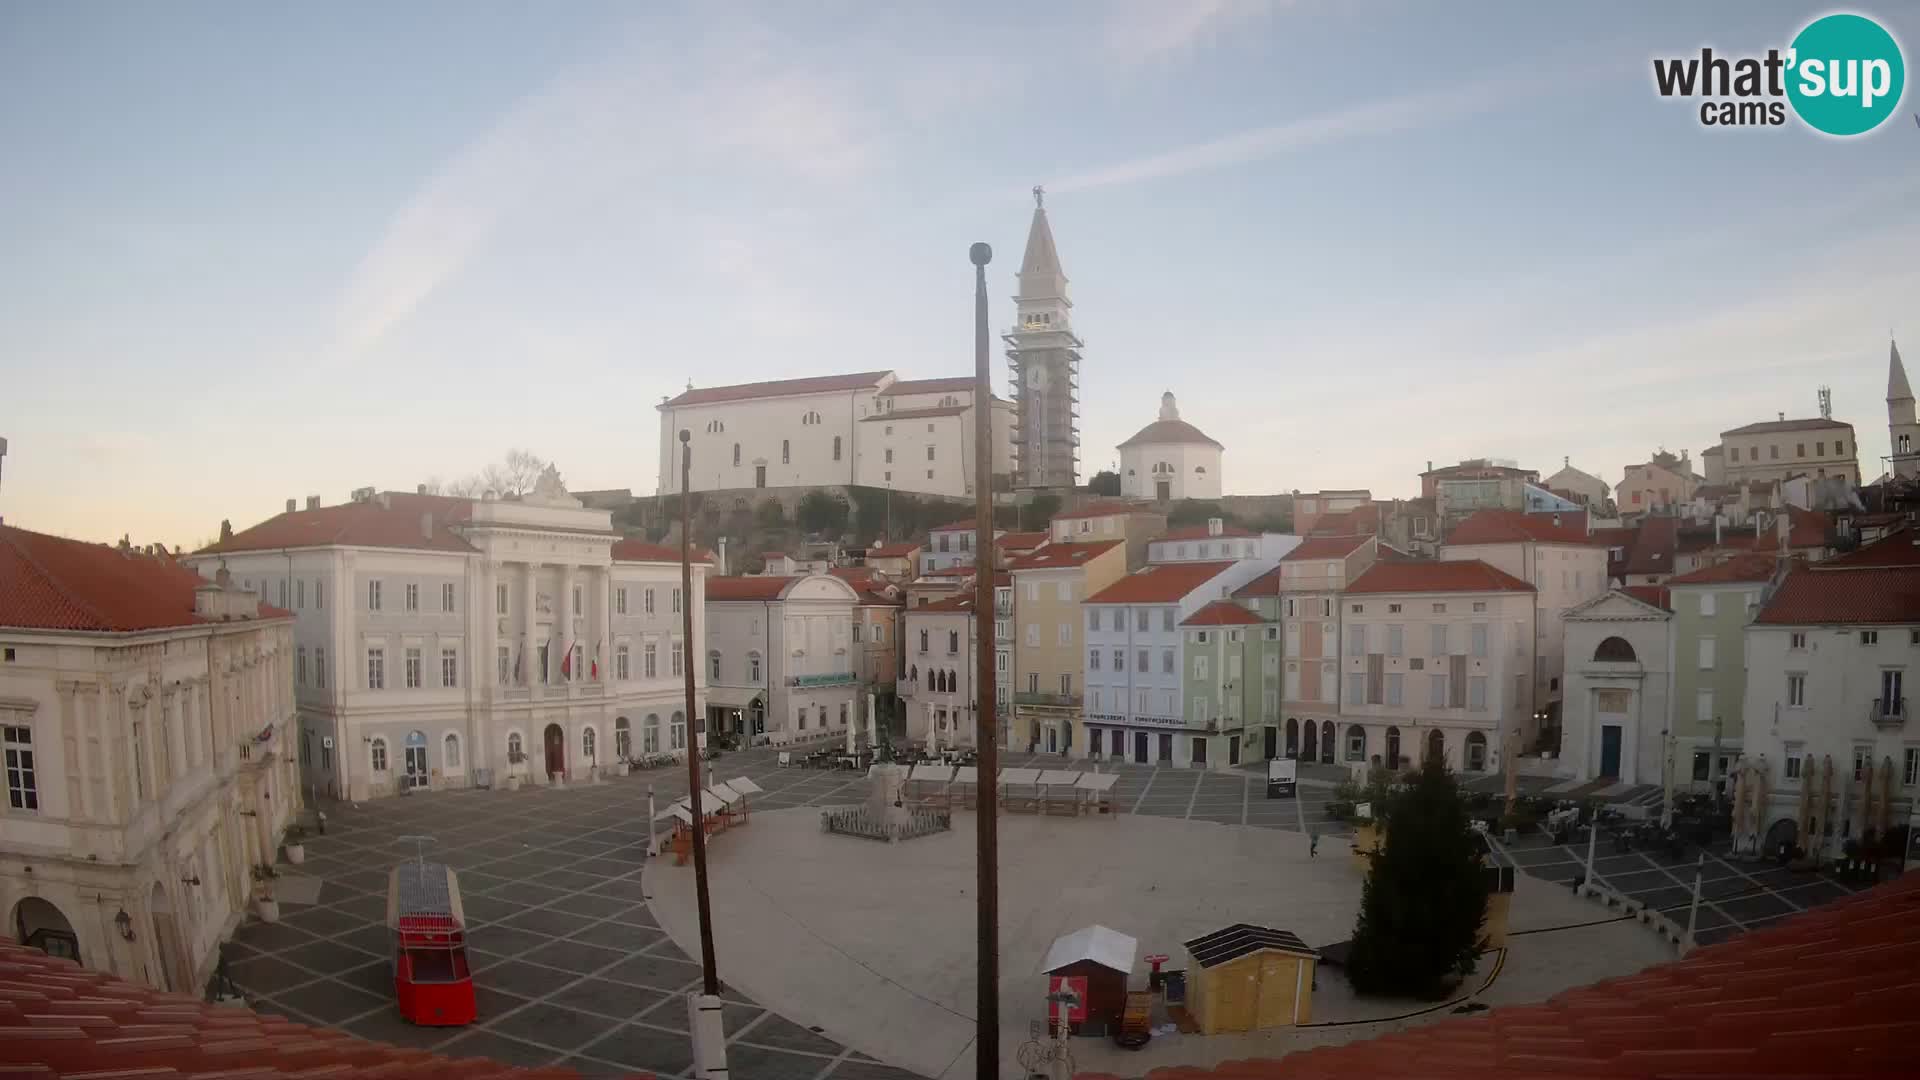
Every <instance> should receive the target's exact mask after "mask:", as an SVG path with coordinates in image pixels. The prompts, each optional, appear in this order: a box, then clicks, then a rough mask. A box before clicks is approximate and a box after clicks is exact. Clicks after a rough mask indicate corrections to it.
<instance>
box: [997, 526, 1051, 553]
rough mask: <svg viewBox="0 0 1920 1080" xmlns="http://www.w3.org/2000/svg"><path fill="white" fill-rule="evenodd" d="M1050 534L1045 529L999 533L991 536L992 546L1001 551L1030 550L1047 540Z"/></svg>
mask: <svg viewBox="0 0 1920 1080" xmlns="http://www.w3.org/2000/svg"><path fill="white" fill-rule="evenodd" d="M1050 535H1051V534H1050V533H1048V532H1047V530H1045V529H1035V530H1033V531H1030V532H1010V533H1001V534H1000V535H999V536H996V537H994V538H993V543H994V546H995V547H997V548H999V549H1000V550H1002V551H1032V550H1033V549H1034V548H1037V547H1039V546H1040V545H1042V544H1044V543H1046V542H1047V537H1048V536H1050Z"/></svg>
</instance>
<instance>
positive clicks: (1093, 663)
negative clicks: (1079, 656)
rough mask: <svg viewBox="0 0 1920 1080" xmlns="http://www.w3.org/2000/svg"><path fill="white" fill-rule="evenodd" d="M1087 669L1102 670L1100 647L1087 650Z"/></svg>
mask: <svg viewBox="0 0 1920 1080" xmlns="http://www.w3.org/2000/svg"><path fill="white" fill-rule="evenodd" d="M1087 670H1088V671H1099V670H1100V650H1099V649H1088V650H1087Z"/></svg>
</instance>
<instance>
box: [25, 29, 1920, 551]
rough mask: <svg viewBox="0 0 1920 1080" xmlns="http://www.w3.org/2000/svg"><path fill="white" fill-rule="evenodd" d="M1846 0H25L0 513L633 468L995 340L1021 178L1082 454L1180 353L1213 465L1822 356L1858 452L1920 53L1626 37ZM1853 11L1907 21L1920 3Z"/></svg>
mask: <svg viewBox="0 0 1920 1080" xmlns="http://www.w3.org/2000/svg"><path fill="white" fill-rule="evenodd" d="M1828 10H1830V9H1829V8H1827V7H1824V6H1820V5H1807V4H1764V3H1720V4H1690V5H1669V4H1655V3H1640V4H1624V5H1588V6H1584V7H1580V8H1575V7H1573V6H1571V5H1534V4H1523V3H1498V4H1496V3H1478V4H1470V5H1464V6H1455V5H1429V4H1423V3H1417V2H1413V0H1355V2H1351V3H1333V2H1331V0H1328V2H1314V0H1298V2H1292V3H1288V2H1284V0H1271V2H1268V0H1182V2H1179V3H1171V2H1160V0H1138V2H1134V0H1113V2H1105V3H1062V4H1049V5H1032V4H1017V3H997V2H982V3H975V4H969V5H964V6H955V5H946V4H935V3H930V2H927V3H921V2H909V3H901V4H878V3H871V2H868V3H851V2H834V0H816V2H813V3H808V4H799V5H788V4H765V5H750V4H746V3H737V4H685V5H679V4H670V3H650V4H644V5H636V4H624V3H608V4H597V3H587V2H573V3H569V4H565V5H534V6H529V5H524V4H511V3H430V2H421V3H413V4H405V5H381V4H373V3H363V2H359V0H347V2H342V3H338V4H329V5H323V6H308V7H305V8H300V7H293V6H288V5H254V4H222V3H212V2H209V3H199V4H193V5H108V6H104V7H103V6H92V5H72V4H62V5H25V4H12V5H4V6H0V147H3V148H4V160H5V164H4V166H3V167H0V436H4V437H6V438H8V439H9V440H10V443H11V447H10V450H9V452H8V454H7V456H6V458H5V460H4V471H3V472H0V515H3V516H4V519H5V520H6V522H7V523H8V524H12V525H17V526H21V527H25V528H32V529H38V530H42V531H47V532H55V533H61V534H65V535H71V536H77V537H81V538H85V539H94V540H114V539H117V538H118V537H120V536H121V535H123V534H127V535H130V536H131V538H132V539H133V540H134V541H135V542H137V543H146V542H154V541H159V542H163V543H167V544H181V545H186V546H189V547H192V546H195V545H198V544H200V543H202V542H204V541H207V540H209V539H211V538H212V537H214V536H215V535H216V534H217V532H218V529H219V523H220V521H221V519H231V520H232V521H233V523H234V527H235V528H236V529H238V528H244V527H246V526H248V525H250V524H253V523H255V522H257V521H259V520H262V519H264V518H266V517H268V516H270V515H272V514H273V513H275V512H277V511H278V510H279V509H280V508H281V504H282V503H283V501H284V500H285V499H287V498H294V497H301V498H304V497H305V496H306V495H309V494H318V495H320V496H321V497H322V499H323V500H324V501H325V502H327V503H329V504H331V503H335V502H339V501H341V500H344V499H345V498H346V497H347V495H348V492H349V491H351V490H352V489H354V488H358V487H362V486H369V485H371V486H375V487H379V488H391V489H403V490H410V489H411V487H412V485H414V484H416V483H419V482H422V481H426V480H428V479H430V478H435V477H444V478H452V477H457V476H461V475H464V474H468V473H472V472H474V471H477V470H478V469H479V468H480V467H482V466H483V465H485V464H486V463H488V462H490V461H494V460H497V459H499V458H500V457H501V456H502V455H503V454H504V452H505V451H506V450H507V449H508V448H511V447H524V448H526V449H529V450H532V451H534V452H535V453H537V454H540V455H541V456H543V457H547V458H550V459H552V460H553V461H555V462H556V463H557V464H558V466H559V467H560V470H561V472H562V474H563V475H564V476H565V478H566V480H567V483H568V485H569V486H570V487H572V488H575V489H587V488H606V487H629V488H632V489H634V490H635V491H636V492H637V493H644V494H651V493H652V491H653V487H654V482H655V481H654V478H655V477H656V476H657V462H656V460H655V456H656V454H657V452H658V450H657V447H658V430H659V427H658V419H657V414H656V412H655V410H654V406H655V405H656V404H657V403H658V402H659V401H660V400H661V398H662V397H663V396H666V395H669V394H673V393H677V392H679V391H680V390H681V389H683V388H684V387H685V386H686V385H687V384H688V383H689V382H690V381H691V382H693V383H696V384H698V385H703V386H712V385H722V384H728V383H736V382H748V381H756V380H761V379H773V378H786V377H797V376H803V375H818V374H828V373H835V372H849V371H861V370H872V369H884V368H891V369H894V370H896V371H898V372H899V373H900V375H901V377H903V378H926V377H937V376H953V375H964V374H969V373H970V372H971V365H972V313H973V307H972V297H971V289H972V268H971V267H970V265H969V264H968V262H967V248H968V246H969V245H970V244H971V243H972V242H974V241H977V240H985V241H987V242H988V243H990V244H992V245H993V248H994V250H995V253H996V254H995V260H994V262H993V264H992V265H991V266H990V267H989V285H990V287H991V289H992V293H993V297H992V300H993V314H992V318H993V324H994V325H995V327H996V328H1004V327H1005V326H1006V325H1008V324H1009V322H1010V320H1011V312H1012V304H1011V301H1010V299H1009V298H1010V297H1011V295H1012V293H1013V291H1014V288H1015V282H1014V279H1013V274H1014V271H1015V270H1016V269H1017V268H1018V265H1019V257H1020V247H1021V244H1022V243H1023V241H1024V237H1025V234H1026V228H1027V223H1028V219H1029V216H1030V214H1031V208H1032V198H1031V196H1030V194H1029V189H1031V188H1032V187H1033V186H1034V185H1035V184H1043V185H1045V187H1046V189H1047V192H1048V195H1047V210H1048V214H1049V217H1050V219H1051V221H1052V224H1053V229H1054V235H1055V237H1056V239H1057V241H1058V246H1059V251H1060V256H1061V260H1062V262H1063V263H1064V265H1065V268H1066V271H1067V274H1068V277H1069V278H1070V281H1071V284H1070V286H1069V290H1070V292H1071V295H1072V298H1073V300H1074V302H1075V309H1074V315H1075V327H1076V330H1077V331H1078V332H1079V333H1080V335H1081V336H1082V338H1083V339H1084V340H1085V343H1086V347H1085V350H1084V354H1083V356H1084V359H1083V361H1082V366H1081V394H1082V403H1081V411H1082V418H1083V419H1082V425H1083V427H1082V442H1083V455H1084V458H1083V477H1084V476H1085V475H1086V474H1090V473H1091V472H1092V471H1093V470H1095V469H1098V468H1101V467H1105V466H1107V465H1109V464H1111V463H1112V462H1113V461H1114V460H1116V458H1117V451H1115V450H1113V449H1112V448H1113V446H1114V445H1115V444H1116V443H1118V442H1120V441H1122V440H1123V439H1125V438H1126V437H1127V436H1129V435H1131V434H1132V433H1133V432H1134V431H1135V430H1137V429H1138V428H1139V427H1141V426H1143V425H1145V424H1146V423H1148V422H1150V421H1151V420H1153V419H1154V417H1155V413H1156V410H1157V408H1158V404H1159V397H1160V394H1161V392H1162V391H1166V390H1171V391H1173V392H1174V393H1175V394H1177V395H1178V397H1179V402H1180V407H1181V412H1182V415H1183V417H1184V418H1185V419H1187V420H1189V421H1192V422H1193V423H1195V424H1197V425H1198V426H1200V427H1201V428H1202V429H1203V430H1205V431H1206V432H1208V433H1209V434H1210V435H1212V436H1213V437H1214V438H1216V439H1218V440H1219V441H1221V442H1222V443H1224V444H1225V445H1226V447H1227V450H1226V458H1225V468H1224V472H1225V480H1226V486H1227V489H1228V491H1229V492H1232V493H1265V492H1272V491H1279V490H1304V491H1311V490H1316V489H1320V488H1353V487H1365V488H1370V489H1371V490H1372V491H1373V492H1374V494H1375V496H1376V497H1382V498H1384V497H1391V496H1410V495H1414V494H1417V493H1418V480H1417V476H1416V474H1417V473H1418V472H1419V471H1420V470H1421V469H1423V468H1425V467H1426V463H1427V462H1428V461H1433V462H1436V463H1445V462H1450V461H1455V460H1459V459H1462V458H1467V457H1478V456H1493V457H1499V458H1512V459H1516V460H1518V461H1520V462H1522V463H1523V464H1525V465H1526V466H1528V467H1530V468H1537V469H1540V470H1541V471H1542V473H1543V474H1550V473H1551V472H1553V471H1555V470H1557V469H1558V468H1559V467H1560V464H1561V461H1562V460H1563V458H1564V459H1571V461H1572V463H1573V464H1575V465H1577V466H1579V467H1581V468H1583V469H1585V470H1587V471H1588V472H1591V473H1595V474H1597V475H1599V476H1601V477H1602V478H1604V479H1606V480H1608V481H1609V482H1618V481H1619V479H1620V476H1621V470H1622V468H1623V467H1624V466H1625V465H1627V464H1629V463H1632V462H1636V461H1644V460H1645V459H1646V458H1647V456H1648V455H1650V454H1651V453H1652V452H1653V451H1654V450H1656V449H1658V448H1662V447H1664V448H1667V449H1670V450H1674V451H1676V452H1677V451H1680V450H1686V451H1689V452H1690V453H1692V454H1693V455H1694V456H1695V457H1696V458H1697V456H1698V455H1699V453H1700V451H1701V450H1703V449H1705V448H1706V447H1708V446H1710V445H1712V444H1713V443H1714V442H1715V441H1717V437H1718V436H1717V433H1718V432H1720V431H1722V430H1725V429H1727V428H1731V427H1735V426H1738V425H1740V424H1744V423H1749V422H1752V421H1756V420H1762V419H1771V418H1773V417H1774V416H1775V415H1776V414H1777V413H1780V412H1785V413H1786V414H1788V415H1789V416H1809V415H1814V413H1815V394H1816V390H1817V388H1818V387H1820V386H1822V385H1825V386H1830V387H1831V388H1832V390H1833V401H1834V414H1835V416H1836V418H1838V419H1841V420H1847V421H1850V422H1852V423H1853V424H1854V425H1855V429H1856V432H1857V435H1858V439H1859V443H1860V457H1861V468H1862V470H1863V472H1864V473H1865V474H1866V475H1867V476H1868V477H1872V476H1876V475H1878V474H1879V473H1880V472H1881V471H1882V466H1881V463H1880V461H1879V457H1880V455H1883V454H1885V453H1886V452H1887V432H1886V426H1885V411H1884V400H1883V399H1884V396H1885V387H1886V366H1887V346H1888V337H1889V334H1890V333H1892V334H1894V335H1896V336H1898V337H1900V338H1902V339H1903V340H1906V341H1908V342H1909V343H1910V344H1909V345H1908V348H1907V350H1906V355H1907V356H1908V357H1910V358H1911V359H1912V361H1913V362H1915V363H1920V130H1916V127H1915V124H1914V122H1913V120H1912V119H1911V118H1910V116H1909V114H1912V113H1914V112H1915V111H1916V108H1920V105H1917V104H1916V103H1917V102H1920V92H1916V91H1914V90H1911V89H1909V90H1908V92H1907V95H1906V100H1905V102H1903V104H1902V106H1901V109H1900V115H1899V116H1898V117H1896V121H1895V122H1889V123H1887V124H1885V125H1883V126H1882V127H1881V128H1880V129H1878V130H1877V131H1875V132H1873V133H1871V134H1869V135H1866V136H1861V137H1858V138H1854V139H1848V140H1840V139H1832V138H1827V137H1823V136H1820V135H1818V134H1816V133H1814V132H1812V131H1811V130H1809V129H1806V128H1804V127H1801V126H1799V125H1798V124H1797V123H1796V122H1790V123H1789V124H1788V125H1787V126H1785V127H1779V128H1773V127H1761V128H1744V129H1731V130H1714V129H1709V128H1704V127H1702V126H1701V125H1700V123H1699V122H1698V119H1697V114H1696V107H1695V105H1693V104H1689V103H1686V102H1682V101H1673V100H1662V99H1661V98H1659V97H1658V95H1657V94H1656V93H1655V91H1654V89H1653V82H1652V76H1651V64H1650V60H1651V59H1652V58H1653V57H1656V56H1685V55H1689V54H1697V53H1698V51H1699V49H1700V47H1701V46H1703V45H1712V46H1713V47H1714V48H1715V49H1716V50H1721V51H1723V52H1735V53H1740V52H1761V51H1764V50H1765V49H1766V48H1768V47H1769V46H1780V47H1784V46H1785V44H1786V43H1787V42H1788V41H1789V40H1791V38H1792V36H1793V34H1794V32H1795V31H1797V30H1798V29H1799V27H1801V26H1802V25H1804V24H1805V23H1806V22H1807V21H1808V20H1809V19H1810V18H1812V17H1814V16H1816V15H1818V14H1822V13H1825V12H1826V11H1828ZM1849 10H1858V11H1861V12H1862V13H1865V14H1869V15H1872V16H1874V17H1876V18H1878V19H1879V20H1880V21H1881V23H1882V24H1883V25H1884V26H1886V27H1888V28H1889V29H1890V30H1891V31H1892V32H1893V33H1894V34H1895V35H1896V36H1897V37H1898V38H1900V39H1901V40H1902V42H1903V43H1904V44H1905V49H1906V55H1907V61H1908V65H1909V68H1910V69H1911V68H1912V67H1913V66H1914V65H1916V64H1920V10H1917V9H1915V8H1912V7H1908V6H1905V5H1895V4H1883V5H1882V6H1880V7H1879V8H1857V9H1849ZM1912 74H1913V72H1911V71H1910V76H1911V75H1912ZM1910 81H1911V79H1910ZM995 370H996V381H997V382H999V383H1003V382H1004V378H1005V368H1004V364H1003V363H1001V362H1000V360H999V359H998V357H996V360H995ZM1915 375H1916V377H1920V371H1917V372H1916V373H1915Z"/></svg>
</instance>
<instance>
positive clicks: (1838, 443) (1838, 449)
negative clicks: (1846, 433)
mask: <svg viewBox="0 0 1920 1080" xmlns="http://www.w3.org/2000/svg"><path fill="white" fill-rule="evenodd" d="M1903 438H1904V436H1903ZM1833 452H1834V453H1835V454H1844V453H1846V452H1847V440H1845V439H1835V440H1834V441H1833Z"/></svg>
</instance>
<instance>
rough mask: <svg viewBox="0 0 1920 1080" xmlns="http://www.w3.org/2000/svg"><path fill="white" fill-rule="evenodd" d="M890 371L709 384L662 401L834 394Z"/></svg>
mask: <svg viewBox="0 0 1920 1080" xmlns="http://www.w3.org/2000/svg"><path fill="white" fill-rule="evenodd" d="M891 374H893V372H891V371H859V372H855V373H853V374H850V375H817V376H814V377H812V378H806V379H774V380H772V381H771V382H755V383H740V384H738V385H736V386H708V387H703V388H701V389H698V390H688V391H687V392H685V393H683V394H681V395H680V396H679V397H676V398H673V399H672V400H670V401H665V402H662V403H661V404H660V406H659V407H660V408H662V409H668V408H672V407H673V406H675V405H715V404H718V403H720V402H723V401H752V400H753V399H754V398H769V397H792V396H794V395H796V394H831V393H835V392H837V391H840V392H844V391H850V390H868V389H872V388H873V387H875V386H878V385H880V380H881V379H884V378H886V377H887V376H889V375H891Z"/></svg>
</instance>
